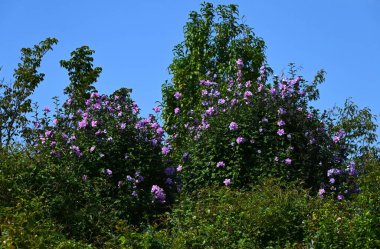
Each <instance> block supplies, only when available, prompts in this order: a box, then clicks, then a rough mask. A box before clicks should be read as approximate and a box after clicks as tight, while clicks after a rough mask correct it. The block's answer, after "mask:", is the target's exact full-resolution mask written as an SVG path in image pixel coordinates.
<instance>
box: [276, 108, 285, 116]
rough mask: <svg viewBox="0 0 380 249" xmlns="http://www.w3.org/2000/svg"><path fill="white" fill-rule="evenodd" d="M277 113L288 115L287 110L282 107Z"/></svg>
mask: <svg viewBox="0 0 380 249" xmlns="http://www.w3.org/2000/svg"><path fill="white" fill-rule="evenodd" d="M277 113H278V114H279V115H284V114H286V110H285V109H284V108H282V107H280V108H278V111H277Z"/></svg>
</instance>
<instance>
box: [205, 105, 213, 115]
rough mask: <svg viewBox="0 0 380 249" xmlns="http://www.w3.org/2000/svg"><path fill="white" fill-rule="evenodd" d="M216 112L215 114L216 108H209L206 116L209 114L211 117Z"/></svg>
mask: <svg viewBox="0 0 380 249" xmlns="http://www.w3.org/2000/svg"><path fill="white" fill-rule="evenodd" d="M214 112H215V109H214V107H209V108H208V109H207V110H206V114H207V115H208V116H211V115H212V114H214Z"/></svg>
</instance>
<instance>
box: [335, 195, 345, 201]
mask: <svg viewBox="0 0 380 249" xmlns="http://www.w3.org/2000/svg"><path fill="white" fill-rule="evenodd" d="M336 199H337V200H338V201H342V200H344V196H343V195H338V196H337V197H336Z"/></svg>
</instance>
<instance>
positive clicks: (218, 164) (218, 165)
mask: <svg viewBox="0 0 380 249" xmlns="http://www.w3.org/2000/svg"><path fill="white" fill-rule="evenodd" d="M224 166H226V164H225V163H224V162H223V161H220V162H218V163H217V164H216V167H218V168H220V167H224Z"/></svg>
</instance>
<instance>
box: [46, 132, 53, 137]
mask: <svg viewBox="0 0 380 249" xmlns="http://www.w3.org/2000/svg"><path fill="white" fill-rule="evenodd" d="M52 133H53V132H52V131H50V130H47V131H45V137H50V136H51V135H52Z"/></svg>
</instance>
